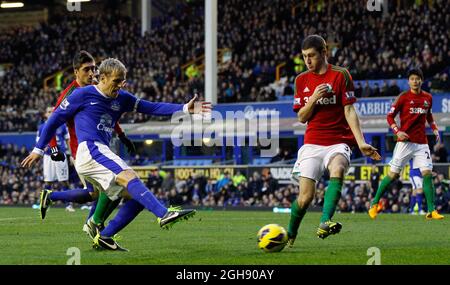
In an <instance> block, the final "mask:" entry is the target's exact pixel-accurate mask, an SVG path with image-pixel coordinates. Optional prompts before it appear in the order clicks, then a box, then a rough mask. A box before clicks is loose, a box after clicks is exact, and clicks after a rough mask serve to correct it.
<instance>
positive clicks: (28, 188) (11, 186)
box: [0, 144, 450, 213]
mask: <svg viewBox="0 0 450 285" xmlns="http://www.w3.org/2000/svg"><path fill="white" fill-rule="evenodd" d="M442 149H443V150H442ZM444 152H445V153H444ZM27 153H28V152H27V150H26V149H25V147H22V148H19V147H18V146H17V145H12V144H6V145H5V144H3V145H0V177H1V181H2V182H1V184H0V193H1V195H0V205H33V204H36V203H38V201H39V193H40V190H41V189H42V187H43V182H42V180H43V177H42V168H41V167H34V168H32V169H24V168H21V167H19V165H20V161H21V160H22V159H23V158H24V157H25V156H26V155H27ZM280 153H281V154H282V153H284V151H281V152H280ZM444 154H446V150H445V148H443V145H442V144H437V147H435V149H434V154H433V160H434V161H435V162H447V161H446V158H447V156H445V160H444V159H442V156H443V155H444ZM440 156H441V157H440ZM374 169H375V167H374ZM71 171H72V174H75V172H73V170H71ZM372 173H374V175H371V180H370V181H367V182H362V183H355V182H354V181H347V182H348V183H346V184H345V186H344V187H343V189H342V195H341V199H340V201H339V204H338V208H337V210H338V211H339V212H366V211H367V210H368V209H369V201H370V200H371V199H372V198H373V197H374V195H375V191H376V189H377V187H378V184H379V181H380V175H379V174H377V173H376V171H374V170H373V172H372ZM76 178H77V177H76V175H71V179H70V182H71V187H76V186H77V187H79V186H81V185H80V184H79V182H78V181H77V179H76ZM445 178H446V177H445V176H444V174H442V173H435V175H434V185H435V188H436V201H435V202H436V205H437V209H438V210H439V211H441V212H450V191H448V184H444V183H443V182H444V181H445ZM146 185H147V187H148V188H149V189H150V190H151V191H152V192H153V193H155V195H156V197H157V198H158V199H159V200H160V201H161V202H162V203H164V204H166V205H193V206H201V207H213V206H217V207H236V206H251V207H275V206H276V207H290V205H291V202H292V201H294V199H295V197H296V196H297V195H298V187H297V186H295V185H294V184H281V183H279V182H278V180H277V179H275V178H274V177H273V176H272V175H271V173H270V172H268V173H267V174H264V175H262V174H261V173H258V172H254V173H252V174H251V175H250V176H249V177H246V176H245V175H244V174H243V173H241V172H239V171H236V172H235V173H234V175H232V174H231V173H229V172H224V173H222V174H221V176H220V177H218V178H217V179H216V180H215V181H214V180H213V179H209V178H207V177H205V176H202V175H192V176H190V177H189V178H188V179H183V180H182V179H177V178H176V177H173V175H172V174H171V172H169V171H163V170H158V169H155V170H153V171H151V172H150V174H149V175H148V177H147V181H146ZM326 185H327V180H326V179H322V180H321V181H320V182H319V183H318V184H317V191H316V195H315V198H314V201H313V204H312V205H314V206H319V207H320V206H322V205H323V199H324V193H325V189H326ZM411 193H412V191H411V186H410V185H409V184H402V183H401V182H397V183H394V184H393V185H391V186H390V190H389V191H387V193H386V194H385V195H384V197H383V198H382V200H381V203H383V205H384V209H385V210H384V211H385V212H388V213H391V212H392V213H396V212H401V213H406V212H409V210H411V208H412V207H413V206H414V205H410V201H411ZM423 207H426V203H424V205H423ZM424 210H426V209H424Z"/></svg>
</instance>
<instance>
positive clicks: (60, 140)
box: [36, 124, 69, 155]
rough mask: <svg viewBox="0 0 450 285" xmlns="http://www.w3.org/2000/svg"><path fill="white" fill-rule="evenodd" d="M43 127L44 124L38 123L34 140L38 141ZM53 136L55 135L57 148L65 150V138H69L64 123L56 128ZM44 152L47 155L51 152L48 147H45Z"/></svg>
mask: <svg viewBox="0 0 450 285" xmlns="http://www.w3.org/2000/svg"><path fill="white" fill-rule="evenodd" d="M43 127H44V124H40V125H39V127H38V131H37V134H36V142H38V141H39V137H40V136H41V132H42V128H43ZM55 137H56V145H57V146H58V148H59V150H60V151H61V152H66V149H67V145H66V140H68V139H69V133H68V132H67V127H66V125H62V126H60V127H59V128H58V129H56V134H55ZM45 154H47V155H50V154H51V151H50V148H47V149H46V150H45Z"/></svg>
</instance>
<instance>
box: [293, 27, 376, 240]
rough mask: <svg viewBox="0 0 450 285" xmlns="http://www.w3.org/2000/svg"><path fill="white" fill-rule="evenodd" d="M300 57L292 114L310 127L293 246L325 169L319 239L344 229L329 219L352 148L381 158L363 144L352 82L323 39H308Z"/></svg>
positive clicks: (300, 168) (298, 166)
mask: <svg viewBox="0 0 450 285" xmlns="http://www.w3.org/2000/svg"><path fill="white" fill-rule="evenodd" d="M302 54H303V59H304V61H305V63H306V66H307V67H308V71H306V72H304V73H302V74H300V75H298V76H297V78H296V79H295V96H294V111H295V112H297V117H298V120H299V121H300V122H302V123H308V126H307V128H306V133H305V142H304V145H303V146H302V147H301V148H300V150H299V151H298V158H297V161H296V163H295V165H294V169H293V171H292V174H293V178H294V179H295V180H299V187H300V193H299V196H298V197H297V199H296V200H295V201H293V202H292V206H291V217H290V221H289V227H288V236H289V240H288V242H289V246H292V245H293V243H294V240H295V238H296V237H297V234H298V228H299V226H300V223H301V221H302V219H303V216H304V215H305V213H306V210H307V209H308V206H309V204H310V203H311V201H312V200H313V198H314V193H315V190H316V183H317V181H318V180H319V179H320V178H321V176H322V175H323V173H324V171H325V169H328V170H329V172H330V182H329V184H328V187H327V190H326V194H325V199H324V205H323V212H322V218H321V220H320V225H319V228H318V230H317V235H318V237H320V238H326V237H327V236H329V235H330V234H336V233H338V232H339V231H340V230H341V228H342V225H341V224H340V223H337V222H333V221H331V218H332V216H333V214H334V211H335V209H336V204H337V202H338V201H339V198H340V195H341V188H342V185H343V179H344V174H345V172H346V169H347V168H348V166H349V164H350V155H351V147H353V146H355V145H357V146H358V147H359V149H360V150H361V152H362V153H363V154H364V155H367V156H370V157H372V158H373V159H377V160H379V159H380V158H381V157H380V155H379V154H378V153H377V152H376V149H375V148H374V147H373V146H371V145H369V144H367V143H366V142H365V139H364V136H363V133H362V131H361V128H360V124H359V118H358V115H357V114H356V111H355V109H354V107H353V103H354V102H355V101H356V98H355V97H354V91H353V89H354V87H353V81H352V77H351V76H350V73H349V72H348V71H347V70H346V69H345V68H342V67H338V66H334V65H331V64H328V62H327V47H326V42H325V40H324V39H323V38H322V37H320V36H318V35H310V36H308V37H306V38H305V40H304V41H303V43H302Z"/></svg>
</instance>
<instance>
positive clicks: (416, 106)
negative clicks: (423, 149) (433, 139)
mask: <svg viewBox="0 0 450 285" xmlns="http://www.w3.org/2000/svg"><path fill="white" fill-rule="evenodd" d="M432 106H433V97H432V96H431V94H430V93H428V92H425V91H421V92H420V93H419V94H414V93H412V92H411V90H408V91H405V92H403V93H401V94H400V95H399V96H398V97H397V98H396V99H395V101H394V103H393V104H392V106H391V110H390V111H389V113H388V115H387V121H388V124H389V126H391V125H392V124H394V123H395V116H397V114H398V113H400V126H399V130H400V131H402V132H405V133H407V134H408V136H409V140H408V141H409V142H413V143H417V144H427V143H428V140H427V136H426V134H425V129H426V125H425V123H426V121H428V122H429V123H432V122H433V121H434V119H433V115H432V113H431V108H432Z"/></svg>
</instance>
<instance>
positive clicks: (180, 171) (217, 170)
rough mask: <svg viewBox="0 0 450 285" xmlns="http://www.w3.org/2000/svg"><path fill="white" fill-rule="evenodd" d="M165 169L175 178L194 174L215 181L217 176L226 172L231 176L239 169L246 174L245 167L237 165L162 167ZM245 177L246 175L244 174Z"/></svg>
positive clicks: (184, 177) (185, 177) (183, 178)
mask: <svg viewBox="0 0 450 285" xmlns="http://www.w3.org/2000/svg"><path fill="white" fill-rule="evenodd" d="M163 169H164V170H165V171H168V172H171V173H172V174H173V175H174V177H175V179H180V180H186V179H188V178H189V176H191V177H194V176H196V175H202V176H205V177H206V178H207V179H212V180H213V181H217V180H218V179H219V177H220V176H221V175H222V174H224V173H225V172H228V173H229V174H230V176H231V177H233V175H235V174H236V172H237V171H238V170H240V171H241V172H242V173H243V174H244V175H246V174H247V168H246V167H239V166H211V167H163ZM246 177H247V175H246Z"/></svg>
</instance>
